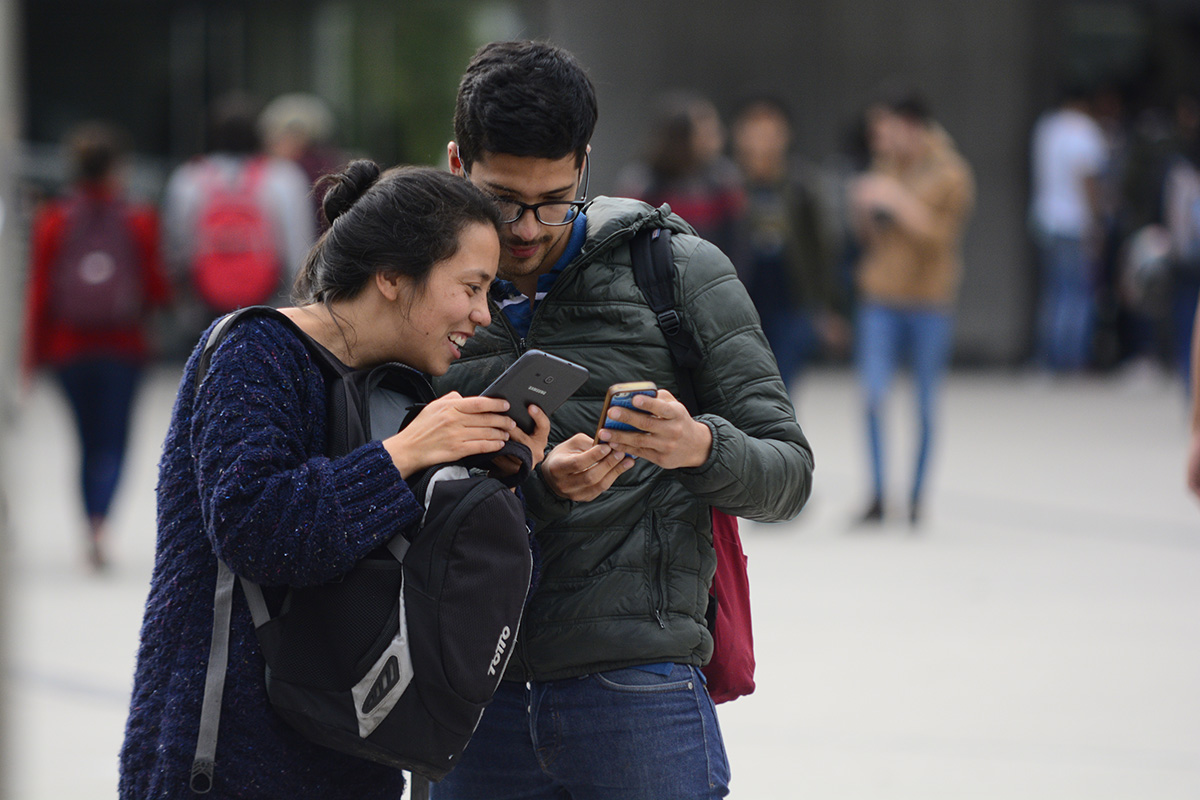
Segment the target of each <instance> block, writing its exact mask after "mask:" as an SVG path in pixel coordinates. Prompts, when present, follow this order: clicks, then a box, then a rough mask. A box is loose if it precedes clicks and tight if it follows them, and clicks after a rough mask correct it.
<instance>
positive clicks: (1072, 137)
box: [1030, 91, 1108, 372]
mask: <svg viewBox="0 0 1200 800" xmlns="http://www.w3.org/2000/svg"><path fill="white" fill-rule="evenodd" d="M1107 152H1108V151H1107V148H1106V145H1105V141H1104V134H1103V131H1102V130H1101V129H1100V126H1099V125H1098V124H1097V123H1096V121H1095V120H1094V119H1093V118H1092V116H1091V115H1090V114H1089V113H1088V103H1087V98H1086V97H1085V96H1084V95H1083V94H1082V93H1081V92H1079V91H1069V92H1068V93H1067V94H1066V97H1065V99H1064V101H1063V102H1062V104H1061V105H1060V106H1058V107H1057V108H1055V109H1053V110H1051V111H1048V112H1046V113H1045V114H1043V115H1042V117H1041V118H1040V119H1039V120H1038V121H1037V124H1036V125H1035V127H1034V131H1033V143H1032V154H1033V155H1032V157H1033V200H1032V204H1031V207H1030V222H1031V225H1032V228H1033V232H1034V235H1035V237H1036V239H1037V244H1038V251H1039V256H1040V262H1041V263H1040V266H1041V296H1040V301H1039V303H1040V307H1039V310H1038V318H1037V354H1036V355H1037V359H1038V361H1039V363H1040V364H1041V366H1043V367H1045V368H1047V369H1049V370H1051V371H1053V372H1075V371H1079V370H1081V369H1084V368H1085V367H1087V366H1088V362H1089V359H1090V355H1091V338H1092V329H1093V326H1094V318H1095V305H1096V303H1095V282H1096V274H1095V273H1096V260H1097V256H1098V252H1099V246H1100V224H1099V209H1100V202H1101V198H1100V183H1099V178H1100V175H1101V173H1102V172H1103V170H1104V166H1105V162H1106V160H1107V158H1108V155H1107Z"/></svg>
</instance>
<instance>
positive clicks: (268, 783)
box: [120, 318, 420, 800]
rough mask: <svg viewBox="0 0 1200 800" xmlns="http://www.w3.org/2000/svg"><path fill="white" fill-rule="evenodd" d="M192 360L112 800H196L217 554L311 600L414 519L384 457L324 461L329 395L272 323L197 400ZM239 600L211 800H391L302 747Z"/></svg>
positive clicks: (233, 346) (371, 452)
mask: <svg viewBox="0 0 1200 800" xmlns="http://www.w3.org/2000/svg"><path fill="white" fill-rule="evenodd" d="M205 336H207V334H205ZM201 341H203V339H202V340H201ZM199 349H200V348H197V352H194V353H193V354H192V357H191V358H190V359H189V360H188V363H187V366H186V368H185V369H184V374H183V379H182V382H181V383H180V390H179V396H178V397H177V398H176V401H175V409H174V412H173V413H172V417H171V426H170V429H169V430H168V432H167V438H166V442H165V444H164V446H163V455H162V461H161V462H160V464H159V478H158V543H157V549H156V555H155V564H154V574H153V577H152V579H151V584H150V595H149V598H148V600H147V601H146V612H145V619H144V621H143V625H142V633H141V645H140V649H139V652H138V659H137V672H136V675H135V677H134V687H133V697H132V701H131V707H130V713H129V721H128V724H127V726H126V731H125V743H124V746H123V748H122V750H121V780H120V797H121V798H127V799H128V800H135V798H136V800H149V799H150V798H194V797H196V795H193V794H192V793H191V791H190V790H189V788H188V780H189V773H190V768H191V763H192V758H193V755H194V751H195V747H196V735H197V731H198V726H199V720H200V703H201V698H202V696H203V691H204V678H205V668H206V667H207V662H208V648H209V643H210V641H211V638H212V624H213V620H212V608H213V589H214V585H215V582H216V574H217V562H216V559H215V558H214V557H213V551H214V550H215V551H216V553H217V554H219V555H220V557H221V558H223V559H224V560H225V562H226V563H227V564H229V566H230V568H231V569H232V570H233V571H234V572H235V573H237V574H239V575H242V576H245V577H247V578H249V579H250V580H252V581H255V582H257V583H259V584H262V585H264V586H279V585H285V584H286V585H293V586H303V585H311V584H317V583H322V582H325V581H328V580H330V579H332V578H334V577H336V576H338V575H340V574H342V573H344V572H346V571H347V570H348V569H349V568H350V567H351V566H352V565H353V564H354V563H355V562H356V561H357V560H359V559H360V558H362V557H363V556H365V555H366V554H367V553H369V552H370V551H371V550H373V549H374V548H376V547H377V546H379V545H380V544H381V543H383V542H384V541H386V540H387V539H389V538H390V537H391V536H393V535H394V534H395V533H396V532H398V531H400V530H403V529H404V528H406V527H408V526H411V525H414V524H416V522H417V521H418V520H419V518H420V506H419V505H418V503H417V501H416V499H415V498H414V497H413V495H412V492H410V491H409V489H408V486H407V485H406V484H405V483H404V481H403V480H402V479H401V478H400V473H399V472H397V470H396V468H395V466H394V465H393V463H392V460H391V458H390V457H389V456H388V454H387V452H386V451H385V450H384V448H383V446H382V445H381V444H380V443H378V442H372V443H370V444H367V445H365V446H363V447H361V448H359V449H358V450H355V451H354V452H353V453H350V454H349V455H347V456H344V457H341V458H336V459H330V458H326V457H325V456H323V455H322V454H323V453H324V451H325V388H324V386H325V385H324V381H323V379H322V377H321V373H320V372H319V370H318V369H317V367H316V365H315V364H314V363H313V362H312V361H311V360H310V359H309V356H308V352H307V351H306V350H305V348H304V345H303V344H301V343H300V342H299V340H297V339H296V336H295V334H293V333H291V332H290V331H288V330H287V329H286V328H284V327H283V325H282V324H281V323H279V322H277V321H274V320H270V319H264V318H253V319H250V320H247V321H244V322H242V323H240V324H239V325H238V326H237V327H236V328H235V329H234V330H233V331H231V332H230V334H229V335H228V337H227V338H226V339H225V340H224V341H223V342H222V343H221V344H220V345H219V346H218V348H217V350H216V352H215V353H214V354H213V359H212V363H211V366H210V369H209V373H208V375H207V377H206V378H205V379H204V381H203V384H202V386H201V387H200V390H199V392H198V393H195V394H194V392H195V384H194V381H195V371H196V362H197V354H198V351H199ZM234 596H235V600H234V608H233V621H232V631H231V640H230V653H229V671H228V677H227V679H226V684H225V697H224V702H223V704H222V707H221V725H220V734H219V737H218V742H217V754H216V773H215V776H214V786H213V790H212V792H211V793H210V794H209V795H208V797H209V798H213V800H217V799H218V798H233V797H237V798H247V799H249V798H262V799H263V800H302V799H303V798H322V800H326V799H328V798H355V800H363V799H364V798H388V800H397V799H398V798H399V797H400V795H401V792H402V790H403V786H404V783H403V776H402V774H401V773H400V771H398V770H394V769H391V768H389V767H384V766H380V765H376V764H372V763H370V762H367V761H363V760H361V759H357V758H353V757H350V756H345V755H341V754H339V753H337V752H335V751H333V750H329V749H326V748H323V747H320V746H318V745H314V744H311V743H309V742H308V741H307V740H305V739H304V738H302V737H301V736H300V735H299V734H298V733H295V732H294V731H293V730H292V729H291V728H289V727H288V726H287V725H286V724H285V723H284V722H283V721H282V720H280V719H279V717H278V716H276V715H275V713H274V712H273V711H272V710H271V709H270V707H269V705H268V701H267V696H266V689H265V684H264V681H263V670H264V665H263V659H262V655H261V654H260V652H259V649H258V642H257V640H256V639H255V636H254V625H253V622H252V621H251V619H250V612H249V610H248V609H247V608H246V604H245V598H244V597H243V595H242V593H241V592H240V591H238V592H235V593H234Z"/></svg>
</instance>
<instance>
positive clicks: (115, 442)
mask: <svg viewBox="0 0 1200 800" xmlns="http://www.w3.org/2000/svg"><path fill="white" fill-rule="evenodd" d="M140 375H141V370H140V368H139V367H138V366H136V365H134V364H131V363H129V362H127V361H121V360H119V359H115V358H88V359H80V360H78V361H73V362H71V363H69V364H67V365H65V366H63V367H60V368H59V370H58V379H59V382H60V383H61V384H62V388H63V392H64V393H65V394H66V395H67V400H68V401H69V402H70V404H71V410H72V411H73V412H74V415H75V426H76V429H77V430H78V433H79V444H80V470H79V472H80V484H81V487H82V489H83V507H84V510H85V511H86V512H87V515H88V516H89V517H97V518H104V517H106V516H108V509H109V506H110V505H112V499H113V495H114V494H115V493H116V490H117V481H118V480H119V479H120V477H121V466H122V464H124V462H125V443H126V441H127V440H128V438H129V418H130V414H131V412H132V410H133V399H134V393H135V391H136V389H137V384H138V378H139V377H140Z"/></svg>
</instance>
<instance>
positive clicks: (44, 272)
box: [23, 122, 170, 570]
mask: <svg viewBox="0 0 1200 800" xmlns="http://www.w3.org/2000/svg"><path fill="white" fill-rule="evenodd" d="M66 149H67V154H68V158H69V160H70V171H71V177H72V185H71V187H70V190H69V192H68V194H67V195H66V196H65V197H63V198H61V199H58V200H53V201H50V202H48V203H46V204H45V205H43V206H42V207H41V208H40V209H39V210H38V211H37V213H36V215H35V216H34V219H33V227H32V231H31V234H30V260H29V282H28V287H27V291H28V294H27V303H26V323H25V341H24V351H23V366H24V370H25V374H26V376H27V377H28V376H29V375H30V374H31V373H32V372H33V370H34V369H36V368H38V367H47V368H49V369H52V370H53V371H54V373H55V374H56V376H57V378H58V381H59V383H60V384H61V386H62V389H63V392H64V394H65V395H66V398H67V401H68V402H69V404H70V406H71V410H72V412H73V414H74V417H75V424H76V428H77V432H78V435H79V444H80V488H81V490H82V497H83V509H84V513H85V514H86V515H87V525H86V542H87V560H88V564H89V565H90V566H91V567H92V568H93V569H97V570H98V569H102V568H103V567H104V566H105V565H106V564H107V557H106V553H105V541H104V540H105V534H106V521H107V519H108V515H109V509H110V507H111V505H112V500H113V496H114V495H115V493H116V489H117V484H118V481H119V479H120V476H121V468H122V466H123V464H124V461H125V446H126V441H127V439H128V434H129V424H130V417H131V414H132V410H133V405H134V396H135V394H136V390H137V385H138V379H139V378H140V376H141V372H142V367H143V365H144V364H145V362H146V361H147V359H148V358H149V356H150V342H149V340H148V335H147V326H148V323H149V318H150V314H151V312H152V309H154V308H156V307H161V306H164V305H165V304H166V303H167V302H168V300H169V297H170V285H169V282H168V280H167V277H166V274H165V272H164V270H163V265H162V259H161V254H160V249H159V224H158V215H157V213H156V212H155V210H154V209H153V208H151V207H148V206H142V205H134V204H132V203H130V202H129V201H127V199H126V197H125V190H124V185H123V176H122V169H123V166H124V163H123V159H124V157H125V152H126V146H125V135H124V133H123V131H121V130H120V129H118V128H117V127H115V126H113V125H111V124H109V123H106V122H87V123H83V124H81V125H79V126H78V127H76V128H75V129H74V130H73V131H72V132H71V133H70V134H69V136H68V139H67V145H66Z"/></svg>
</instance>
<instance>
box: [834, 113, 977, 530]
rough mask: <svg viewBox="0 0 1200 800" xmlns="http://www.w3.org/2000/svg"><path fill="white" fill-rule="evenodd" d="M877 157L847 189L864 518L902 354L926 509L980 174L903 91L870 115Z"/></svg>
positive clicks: (914, 500)
mask: <svg viewBox="0 0 1200 800" xmlns="http://www.w3.org/2000/svg"><path fill="white" fill-rule="evenodd" d="M868 144H869V147H870V151H871V157H872V162H871V167H870V169H869V170H868V171H867V172H866V174H864V175H863V176H861V177H860V178H859V179H858V180H857V181H856V182H855V184H854V185H853V187H852V189H851V205H852V214H853V220H854V225H855V229H856V231H857V232H858V236H859V239H860V241H861V243H862V248H863V250H862V257H861V260H860V261H859V264H858V271H857V282H858V290H859V305H858V330H857V361H858V370H859V378H860V381H861V384H862V389H863V392H864V394H865V398H866V413H867V433H868V438H869V444H870V456H871V464H872V473H871V477H872V482H873V483H872V485H873V495H872V498H871V502H870V504H869V505H868V507H867V510H866V511H865V512H864V513H863V515H862V517H861V521H862V522H863V523H878V522H881V521H882V520H883V518H884V496H885V486H886V484H885V481H884V447H883V432H882V415H883V411H884V405H885V401H886V399H887V394H888V390H889V387H890V385H891V382H892V378H893V375H894V374H895V371H896V369H897V367H898V366H899V365H900V363H901V361H902V360H905V359H907V360H908V361H909V362H910V363H911V366H912V370H913V375H914V378H915V380H916V389H917V405H918V422H919V425H920V434H919V437H918V445H917V458H916V465H915V468H914V471H913V479H912V489H911V492H910V494H909V507H908V518H909V522H910V523H911V524H913V525H916V524H917V523H918V522H919V521H920V518H921V508H922V499H923V490H924V479H925V471H926V467H927V465H928V458H929V453H930V448H931V444H932V440H933V430H934V414H935V410H936V409H935V405H936V401H937V392H938V389H939V388H940V385H941V382H942V380H943V378H944V376H945V372H946V367H947V364H948V362H949V358H950V353H951V348H952V345H953V313H954V302H955V298H956V294H957V290H958V285H959V280H960V276H961V274H962V256H961V243H962V234H963V228H964V226H965V223H966V220H967V217H968V215H969V213H970V211H971V208H972V206H973V204H974V196H975V186H974V177H973V175H972V172H971V169H970V167H969V166H968V164H967V163H966V161H965V160H964V159H963V158H962V156H961V155H959V153H958V151H957V149H956V148H955V146H954V143H953V141H952V140H951V139H950V136H949V135H948V134H947V133H946V132H945V131H944V130H943V129H942V128H941V126H940V125H937V124H936V123H935V122H934V121H933V118H932V117H931V116H930V113H929V108H928V106H927V105H926V103H925V101H924V99H923V98H922V97H920V96H919V95H917V94H913V93H905V94H901V95H897V96H896V97H895V98H894V99H889V100H886V101H885V102H883V103H879V104H877V105H875V106H874V107H873V108H872V109H871V111H870V113H869V116H868Z"/></svg>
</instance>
